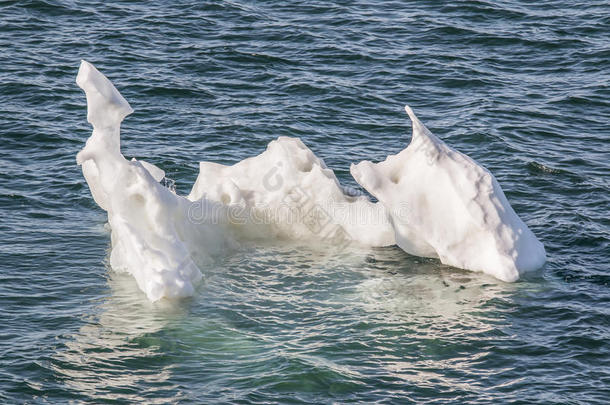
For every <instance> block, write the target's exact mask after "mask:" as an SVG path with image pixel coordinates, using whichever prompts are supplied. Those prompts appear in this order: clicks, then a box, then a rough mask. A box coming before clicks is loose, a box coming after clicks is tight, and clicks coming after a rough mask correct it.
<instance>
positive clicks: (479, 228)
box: [350, 106, 546, 282]
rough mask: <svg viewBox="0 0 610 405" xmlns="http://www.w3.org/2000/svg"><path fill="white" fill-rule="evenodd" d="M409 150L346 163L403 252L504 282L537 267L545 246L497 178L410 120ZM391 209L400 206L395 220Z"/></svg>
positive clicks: (407, 110) (414, 118)
mask: <svg viewBox="0 0 610 405" xmlns="http://www.w3.org/2000/svg"><path fill="white" fill-rule="evenodd" d="M405 110H406V112H407V114H408V115H409V117H410V118H411V121H412V123H413V136H412V138H411V143H410V144H409V146H408V147H407V148H406V149H404V150H403V151H401V152H400V153H399V154H397V155H392V156H388V157H387V158H386V160H385V161H383V162H381V163H377V164H373V163H371V162H369V161H363V162H360V163H359V164H357V165H352V167H351V169H350V171H351V174H352V176H353V177H354V178H355V179H356V181H357V182H358V183H359V184H360V185H361V186H362V187H364V188H365V189H366V190H367V191H368V192H370V193H371V194H372V195H374V196H375V197H376V198H377V199H378V200H379V201H380V202H381V203H382V204H383V205H384V206H385V207H386V208H387V209H388V212H389V213H390V215H391V219H392V225H393V227H394V232H395V235H396V243H397V244H398V246H400V247H401V248H402V249H403V250H404V251H405V252H407V253H409V254H412V255H416V256H423V257H435V258H439V259H440V261H441V262H442V263H444V264H448V265H450V266H454V267H459V268H462V269H467V270H472V271H481V272H484V273H487V274H490V275H492V276H494V277H496V278H498V279H500V280H503V281H509V282H511V281H516V280H517V279H518V278H519V275H520V274H522V273H525V272H528V271H532V270H536V269H539V268H540V267H541V266H542V265H543V264H544V262H545V261H546V254H545V250H544V246H543V245H542V243H540V241H539V240H538V239H537V238H536V236H534V234H533V233H532V231H530V229H529V228H528V227H527V225H525V223H524V222H523V221H522V220H521V219H520V218H519V217H518V216H517V214H516V213H515V211H514V210H513V208H512V207H511V206H510V204H509V202H508V200H507V199H506V196H505V195H504V192H503V191H502V188H501V187H500V185H499V184H498V182H497V181H496V179H495V177H494V176H493V175H492V174H491V173H490V172H489V170H487V169H485V168H484V167H483V166H481V165H479V164H477V163H476V162H475V161H474V160H472V159H471V158H469V157H468V156H466V155H464V154H463V153H460V152H458V151H456V150H455V149H453V148H451V147H449V146H447V144H445V143H444V142H443V141H441V140H440V139H439V138H437V137H436V136H434V135H433V134H432V133H431V132H430V131H429V130H428V129H427V128H426V127H425V126H424V125H423V124H422V123H421V122H420V121H419V119H418V118H417V117H416V116H415V114H414V113H413V111H412V110H411V108H409V107H408V106H407V107H405ZM397 207H406V208H407V209H402V210H400V211H399V212H400V215H395V213H396V212H397V210H396V209H395V208H397Z"/></svg>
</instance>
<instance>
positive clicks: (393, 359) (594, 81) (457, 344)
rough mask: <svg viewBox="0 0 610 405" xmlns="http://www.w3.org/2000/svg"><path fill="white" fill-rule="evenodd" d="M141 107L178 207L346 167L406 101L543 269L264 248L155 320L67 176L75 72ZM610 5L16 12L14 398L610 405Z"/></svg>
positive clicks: (5, 138)
mask: <svg viewBox="0 0 610 405" xmlns="http://www.w3.org/2000/svg"><path fill="white" fill-rule="evenodd" d="M81 58H84V59H87V60H88V61H90V62H92V63H94V64H95V65H96V66H97V67H98V68H99V69H100V70H101V71H102V72H104V73H105V74H106V75H107V76H108V77H109V78H110V79H111V80H113V82H114V83H115V85H116V86H117V88H119V90H120V91H121V92H122V94H123V95H124V96H125V98H126V99H127V100H129V102H130V103H131V105H132V107H133V108H134V109H135V113H134V114H133V115H131V116H129V117H128V118H127V119H126V121H125V122H124V124H123V132H122V140H123V153H124V154H125V155H126V156H127V157H132V156H135V157H138V158H144V159H146V160H148V161H150V162H154V163H155V164H157V165H158V166H160V167H161V168H163V169H164V170H165V171H166V172H167V174H168V176H169V177H171V178H173V179H175V180H176V184H177V190H178V192H179V193H182V194H186V193H188V191H189V190H190V186H191V185H192V183H193V182H194V180H195V178H196V176H197V171H198V164H197V162H198V161H200V160H207V161H215V162H219V163H234V162H237V161H239V160H241V159H243V158H245V157H247V156H252V155H255V154H258V153H260V152H261V151H262V150H263V149H264V147H265V145H266V144H267V143H268V142H269V141H271V140H273V139H274V138H276V137H277V136H280V135H287V136H294V137H300V138H302V139H303V141H304V142H305V143H306V144H307V145H308V146H309V147H310V148H311V149H312V150H314V152H316V154H317V155H318V156H320V157H322V158H323V159H324V160H325V161H326V163H327V164H328V166H329V167H331V168H333V169H334V170H335V172H336V174H337V176H338V177H339V178H340V180H341V182H342V183H343V184H346V185H352V186H355V185H356V184H355V183H354V181H353V180H352V179H351V177H350V175H349V172H348V168H349V164H350V163H351V162H358V161H360V160H363V159H370V160H382V159H384V158H385V156H386V155H387V154H388V153H395V152H398V151H399V150H401V149H402V148H403V147H404V146H405V145H406V144H407V142H408V137H409V133H410V129H409V125H410V123H409V121H408V119H407V117H406V115H405V114H404V112H403V111H402V107H403V105H404V104H409V105H411V106H412V107H413V108H414V109H415V111H416V113H417V114H418V116H419V117H420V119H421V120H422V121H423V122H425V123H426V124H427V125H428V127H429V128H430V129H431V130H432V131H433V132H434V133H436V134H437V135H439V136H440V137H441V138H443V139H444V140H446V141H447V142H448V143H449V144H450V145H452V146H454V147H456V148H458V149H459V150H461V151H462V152H465V153H467V154H469V155H470V156H471V157H473V158H475V159H476V160H477V161H479V162H481V163H482V164H484V165H485V166H486V167H488V168H489V169H490V170H491V171H492V172H493V173H494V174H495V176H496V177H497V178H498V180H499V182H500V184H501V185H502V186H503V188H504V190H505V192H506V194H507V196H508V198H509V200H510V202H511V203H512V205H513V207H514V208H515V210H516V211H517V212H518V213H519V215H520V216H521V217H522V218H523V219H524V221H525V222H526V223H527V224H528V225H529V226H530V228H531V229H532V231H534V233H535V234H536V235H537V236H538V237H539V239H540V240H541V241H542V242H543V243H544V244H545V246H546V250H547V254H548V263H547V264H546V266H545V267H544V268H543V269H542V270H541V271H539V272H537V273H536V274H533V275H531V276H528V277H527V278H526V279H524V280H521V281H519V282H517V283H514V284H505V283H502V282H499V281H496V280H495V279H492V278H490V277H487V276H483V275H480V274H475V273H469V272H465V271H460V270H456V269H454V268H451V267H447V266H442V265H440V264H439V263H438V262H437V261H435V260H424V259H418V258H414V257H411V256H408V255H407V254H405V253H403V252H402V251H401V250H399V249H398V248H396V247H390V248H384V249H374V250H371V251H364V252H362V254H361V255H358V254H355V255H351V256H349V257H345V256H341V255H339V256H331V255H326V254H323V253H320V252H315V251H309V250H308V249H307V248H306V247H301V248H295V247H294V246H282V245H281V244H278V245H275V246H260V247H256V248H252V249H248V250H246V251H242V252H239V253H236V254H234V255H232V256H229V257H227V258H226V259H225V260H223V261H222V262H221V263H220V264H218V266H217V267H215V268H208V269H206V270H205V276H206V281H205V282H204V283H203V284H202V285H201V286H200V288H199V290H198V291H197V294H196V295H195V296H194V297H192V298H191V299H188V300H185V301H181V302H178V303H175V302H174V303H171V302H164V301H162V302H159V303H156V304H151V303H149V302H148V301H147V300H146V298H145V296H144V295H143V294H142V293H141V292H140V291H139V290H138V289H137V287H136V285H135V282H134V281H133V279H132V278H131V277H129V276H127V275H120V274H115V273H114V272H113V271H112V269H110V268H109V267H108V265H107V264H106V261H107V251H108V248H109V244H110V241H109V234H108V230H107V229H105V223H106V217H105V213H104V212H103V211H102V210H101V209H100V208H98V207H97V206H96V204H95V203H94V201H93V199H92V198H91V196H90V193H89V190H88V188H87V186H86V183H85V181H84V179H83V177H82V174H81V172H80V168H79V167H77V166H76V163H75V155H76V153H77V152H78V150H80V148H81V147H82V146H83V145H84V142H85V140H86V139H87V137H88V136H89V133H90V127H89V125H88V124H87V122H86V104H85V97H84V94H83V93H82V92H81V91H80V89H79V88H78V87H77V86H76V85H75V83H74V79H75V76H76V73H77V69H78V65H79V62H80V59H81ZM609 85H610V6H608V3H607V2H604V1H587V2H578V1H538V2H520V1H498V2H491V1H473V0H469V1H459V2H437V1H409V2H390V1H388V2H379V1H372V0H367V1H354V2H351V1H349V2H339V3H338V4H330V3H327V2H316V1H314V2H294V3H292V4H287V3H284V2H280V1H262V2H253V1H251V2H241V1H233V2H195V1H191V2H188V1H179V2H169V1H163V2H156V4H154V5H153V4H149V3H147V2H131V1H129V2H127V1H124V2H99V3H96V2H78V1H65V2H55V1H0V140H1V143H0V175H1V181H0V209H1V211H0V215H1V218H2V219H1V221H0V231H1V232H2V238H1V239H0V252H1V256H0V402H2V403H11V404H12V403H68V402H73V403H106V402H108V403H139V402H143V403H244V404H245V403H307V404H311V403H348V402H360V403H396V404H402V403H447V402H450V403H469V404H470V403H523V404H532V403H540V404H543V403H544V404H547V403H570V404H581V403H582V404H592V403H607V401H608V398H610V286H609V282H610V272H609V262H610V249H609V244H608V241H609V239H610V220H609V212H610V198H609V196H610V186H609V178H610V177H609V175H610V125H609V124H610V119H609V118H610V102H609V101H608V100H609V99H610V89H609Z"/></svg>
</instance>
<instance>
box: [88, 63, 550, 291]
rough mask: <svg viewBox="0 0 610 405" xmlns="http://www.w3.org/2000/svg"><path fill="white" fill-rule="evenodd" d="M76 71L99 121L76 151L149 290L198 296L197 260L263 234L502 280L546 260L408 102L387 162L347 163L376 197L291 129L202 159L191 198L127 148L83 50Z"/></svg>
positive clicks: (122, 113) (111, 102)
mask: <svg viewBox="0 0 610 405" xmlns="http://www.w3.org/2000/svg"><path fill="white" fill-rule="evenodd" d="M76 82H77V84H78V85H79V86H80V87H81V88H82V89H83V90H84V91H85V93H86V96H87V120H88V121H89V122H90V123H91V125H92V126H93V133H92V134H91V137H90V138H89V139H88V140H87V143H86V145H85V147H84V148H83V149H82V150H81V151H80V152H79V153H78V155H77V162H78V164H80V165H82V169H83V174H84V176H85V179H86V180H87V183H88V184H89V188H90V190H91V194H92V196H93V198H94V200H95V201H96V203H97V204H98V205H99V206H100V207H101V208H102V209H104V210H105V211H107V213H108V223H109V225H110V228H111V241H112V250H111V254H110V264H111V266H112V268H113V269H114V270H116V271H127V272H128V273H130V274H132V275H133V277H134V278H135V279H136V282H137V284H138V286H139V288H140V289H141V290H142V291H143V292H144V293H145V294H146V295H147V297H148V298H149V299H150V300H152V301H156V300H158V299H160V298H164V297H165V298H175V297H184V296H189V295H192V294H193V292H194V288H195V285H196V283H197V282H198V281H199V280H200V279H201V278H202V273H201V271H200V268H199V266H201V265H205V264H206V263H209V262H210V261H212V260H213V259H214V257H217V256H222V255H225V254H226V252H227V251H230V250H233V249H236V248H239V247H240V246H241V244H242V243H243V242H246V241H251V240H256V239H266V240H273V241H280V240H298V241H305V242H308V243H312V244H315V243H319V242H320V241H322V242H323V244H324V245H331V246H337V247H341V248H343V247H345V246H347V245H352V246H356V247H365V248H366V247H373V246H388V245H393V244H395V243H396V244H398V246H400V247H401V248H402V249H403V250H405V251H406V252H408V253H410V254H413V255H418V256H426V257H438V258H439V259H440V260H441V261H442V262H443V263H445V264H449V265H452V266H456V267H460V268H463V269H469V270H474V271H483V272H485V273H488V274H491V275H494V276H495V277H497V278H499V279H501V280H505V281H515V280H517V279H518V277H519V274H521V273H523V272H525V271H529V270H534V269H537V268H539V267H540V266H542V264H544V261H545V252H544V247H543V246H542V244H541V243H540V242H539V241H538V240H537V239H536V237H535V236H534V235H533V234H532V232H531V231H530V230H529V229H528V227H527V226H526V225H525V224H524V223H523V222H522V221H521V219H519V217H518V216H517V215H516V214H515V212H514V211H513V209H512V208H511V206H510V204H509V203H508V201H507V200H506V197H505V196H504V193H503V192H502V189H501V188H500V186H499V185H498V183H497V181H496V179H495V178H494V177H493V176H492V175H491V173H489V171H487V170H486V169H485V168H483V167H481V166H480V165H478V164H477V163H476V162H474V161H473V160H472V159H470V158H469V157H467V156H466V155H464V154H462V153H460V152H457V151H455V150H453V149H452V148H450V147H449V146H447V145H446V144H445V143H443V142H442V141H441V140H439V139H438V138H436V137H435V136H434V135H432V134H431V133H430V132H429V131H428V130H427V129H426V128H425V127H424V126H423V124H422V123H421V122H419V120H418V119H417V117H415V115H414V114H413V112H412V111H411V110H410V109H409V108H408V107H407V108H406V109H407V112H408V113H409V115H410V117H411V120H412V121H413V138H412V140H411V144H410V145H409V146H408V147H407V148H406V149H405V150H403V151H402V152H400V153H399V154H398V155H396V156H389V157H388V158H387V159H386V160H385V161H384V162H381V163H378V164H373V163H371V162H368V161H364V162H361V163H359V164H358V165H352V168H351V172H352V175H353V176H354V177H355V179H356V180H357V181H358V183H360V184H361V185H362V186H363V187H364V188H365V189H366V190H368V191H369V192H370V193H371V194H373V195H374V196H375V197H376V198H377V199H378V201H379V202H377V203H373V202H371V201H370V200H369V199H368V198H367V197H366V196H363V195H355V194H354V193H350V192H347V191H346V189H344V187H342V186H341V185H340V184H339V181H338V180H337V178H336V176H335V174H334V173H333V171H332V170H331V169H329V168H328V167H327V166H326V165H325V164H324V161H323V160H322V159H320V158H318V157H316V156H315V154H314V153H313V152H312V151H311V150H310V149H309V148H308V147H307V146H305V145H304V144H303V142H301V140H300V139H295V138H287V137H280V138H278V139H277V140H274V141H272V142H270V143H269V145H268V146H267V149H266V150H265V151H264V152H262V153H261V154H260V155H258V156H255V157H251V158H248V159H245V160H243V161H241V162H238V163H236V164H234V165H232V166H224V165H220V164H217V163H210V162H201V163H200V173H199V176H198V178H197V181H196V182H195V184H194V186H193V189H192V190H191V193H190V194H189V195H188V196H186V197H184V196H180V195H177V194H176V193H175V192H174V191H173V190H170V189H168V188H167V187H164V186H163V185H161V184H160V182H161V181H162V180H163V179H164V177H165V172H164V171H163V170H162V169H161V168H159V167H157V166H155V165H154V164H152V163H149V162H145V161H143V160H136V159H132V160H126V159H125V158H124V156H123V155H122V154H121V148H120V125H121V122H122V120H123V119H124V118H125V117H126V116H127V115H129V114H131V113H132V112H133V110H132V108H131V107H130V105H129V103H128V102H127V101H126V100H125V99H124V98H123V97H122V96H121V94H120V93H119V92H118V91H117V89H116V88H115V87H114V86H113V85H112V83H111V82H110V81H109V80H108V79H107V78H106V77H105V76H104V75H103V74H101V73H100V72H99V71H98V70H97V69H96V68H95V67H94V66H93V65H91V64H90V63H88V62H86V61H82V63H81V66H80V69H79V72H78V76H77V78H76Z"/></svg>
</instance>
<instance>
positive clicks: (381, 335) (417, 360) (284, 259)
mask: <svg viewBox="0 0 610 405" xmlns="http://www.w3.org/2000/svg"><path fill="white" fill-rule="evenodd" d="M111 274H112V276H111V278H110V279H109V283H110V286H111V290H112V294H111V295H110V296H108V297H107V298H105V299H104V300H103V301H101V302H100V304H99V305H98V306H97V309H98V310H99V311H96V313H92V314H89V317H90V319H91V320H90V321H89V322H88V323H87V324H86V325H85V326H83V327H82V328H81V330H80V331H79V333H77V334H76V335H74V336H73V337H72V338H71V339H69V341H68V342H67V343H66V347H65V348H64V349H63V350H60V351H59V352H58V353H57V354H56V356H55V361H54V366H55V371H56V372H57V374H58V375H59V376H60V378H62V379H65V380H66V383H67V384H69V385H70V386H71V387H72V388H73V389H74V390H76V391H78V392H80V393H83V394H86V395H89V396H90V397H93V396H94V395H97V397H96V398H100V396H99V395H102V397H104V398H107V399H122V400H127V401H130V402H132V401H137V402H139V401H145V402H153V400H158V401H159V402H168V401H170V402H171V401H176V400H181V399H188V400H193V401H204V402H206V401H212V400H220V401H228V402H232V401H237V400H240V399H251V398H252V397H251V396H252V395H255V396H256V393H257V392H261V391H264V392H267V393H277V392H283V393H286V392H301V391H308V392H328V391H333V392H344V393H349V392H354V393H356V392H358V391H360V390H366V387H367V386H371V384H373V383H374V382H376V384H381V385H382V386H384V385H385V387H386V388H387V389H393V390H397V389H398V390H401V389H405V390H408V386H410V385H417V386H419V387H423V388H425V387H430V388H432V387H434V389H436V390H438V389H441V390H446V391H451V392H454V391H456V390H458V391H460V390H461V391H468V392H480V391H481V388H480V384H479V381H480V379H481V378H485V377H486V375H487V374H488V371H487V370H489V368H485V367H479V364H480V362H482V361H485V358H486V356H487V353H488V348H489V347H488V346H489V345H490V344H492V342H490V340H493V339H496V340H497V339H502V338H503V336H504V337H505V336H506V333H505V332H504V329H505V325H504V312H503V311H504V310H505V309H503V308H506V305H505V303H506V302H507V301H508V300H510V299H511V298H510V297H511V294H512V290H514V289H516V288H518V284H516V285H510V284H505V283H501V282H498V281H497V280H495V279H493V278H491V277H489V276H485V275H483V274H477V273H469V272H463V271H459V270H456V269H453V268H448V267H445V266H442V265H440V264H439V263H438V262H437V261H435V260H422V259H418V258H414V257H410V256H408V255H406V254H404V253H403V252H402V251H400V250H399V249H397V248H383V249H373V250H358V249H348V250H345V251H342V252H336V251H333V250H331V249H324V248H323V247H318V248H315V249H312V248H304V247H302V246H299V245H283V246H279V247H278V246H255V247H249V248H246V249H245V250H244V251H242V252H239V253H236V254H234V255H232V256H230V257H228V258H226V259H225V260H224V261H223V262H221V263H218V264H217V265H216V266H215V267H208V268H205V269H204V276H205V281H204V283H203V284H202V285H201V286H200V287H199V290H198V293H197V294H196V296H195V297H193V298H192V299H190V300H186V301H179V302H170V301H166V300H161V301H159V302H158V303H155V304H151V303H150V302H149V301H148V300H147V299H146V297H145V296H144V295H143V294H142V293H141V292H140V291H139V290H138V288H137V286H136V284H135V282H134V281H133V279H132V278H131V277H129V276H128V275H120V274H114V273H111ZM473 352H475V353H477V355H476V356H471V355H468V353H473ZM202 365H205V367H202ZM118 370H122V371H123V372H117V371H118ZM130 370H131V371H130ZM133 370H137V371H135V372H134V371H133ZM497 371H498V368H496V369H495V371H494V372H497ZM177 375H189V376H191V377H190V378H191V380H190V381H189V385H190V386H192V385H193V384H194V385H195V386H199V387H200V390H199V391H197V392H195V391H196V390H195V391H194V390H193V389H190V390H189V392H188V393H184V392H183V391H182V389H181V386H182V384H183V381H182V380H180V379H179V378H177V377H176V376H177ZM405 384H406V385H405ZM142 386H146V387H149V389H148V390H147V391H146V392H143V391H141V389H140V390H138V389H135V388H134V387H142ZM278 398H279V397H278Z"/></svg>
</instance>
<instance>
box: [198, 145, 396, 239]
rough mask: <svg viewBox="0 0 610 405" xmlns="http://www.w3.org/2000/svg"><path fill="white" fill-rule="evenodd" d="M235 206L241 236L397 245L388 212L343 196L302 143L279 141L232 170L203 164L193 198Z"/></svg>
mask: <svg viewBox="0 0 610 405" xmlns="http://www.w3.org/2000/svg"><path fill="white" fill-rule="evenodd" d="M203 197H205V198H206V199H208V200H212V201H215V202H218V203H221V204H223V205H229V206H230V207H231V211H230V212H231V214H232V221H231V223H233V224H238V226H239V227H240V234H241V235H242V236H248V237H255V238H266V239H270V238H271V239H295V240H310V241H312V242H316V241H323V242H324V243H332V244H335V245H341V244H346V243H347V244H351V243H355V244H359V245H364V246H388V245H393V244H394V243H395V242H394V231H393V230H392V227H391V226H390V223H389V220H388V215H387V212H386V210H385V208H384V207H383V206H382V205H381V204H379V203H372V202H371V201H369V199H368V198H367V197H366V196H363V195H360V196H352V195H349V194H348V193H346V192H345V190H344V189H343V187H342V186H341V185H340V184H339V181H338V180H337V178H336V177H335V174H334V173H333V171H332V170H331V169H329V168H327V167H326V165H325V164H324V161H322V159H320V158H318V157H316V155H314V153H313V152H312V151H311V150H310V149H309V148H308V147H307V146H305V145H304V144H303V142H301V140H300V139H296V138H287V137H280V138H278V139H277V140H275V141H272V142H271V143H269V145H268V146H267V150H265V151H264V152H263V153H261V154H260V155H258V156H255V157H251V158H248V159H244V160H242V161H241V162H239V163H236V164H235V165H233V166H224V165H220V164H217V163H210V162H201V163H200V166H199V176H198V178H197V181H196V182H195V185H194V186H193V189H192V191H191V194H190V195H189V196H188V198H189V199H190V200H193V201H195V200H199V199H201V198H203Z"/></svg>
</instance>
